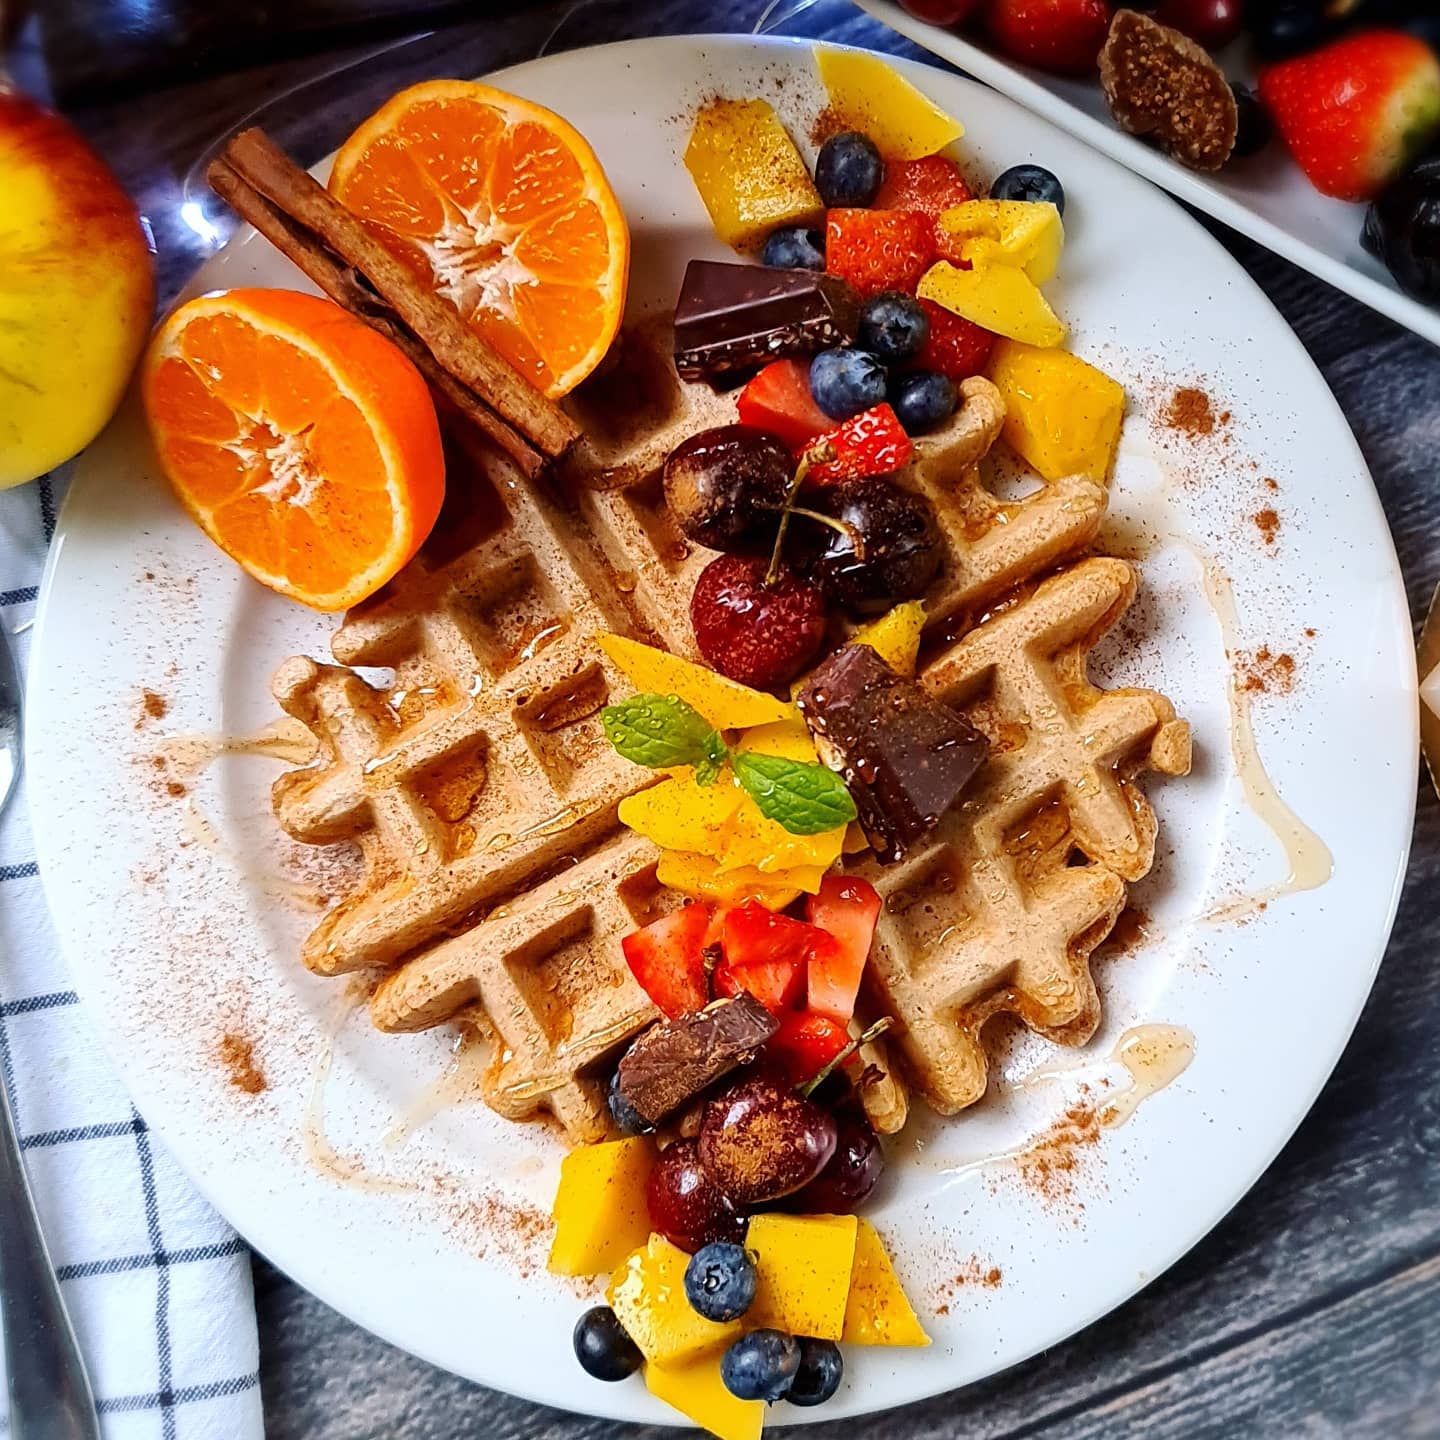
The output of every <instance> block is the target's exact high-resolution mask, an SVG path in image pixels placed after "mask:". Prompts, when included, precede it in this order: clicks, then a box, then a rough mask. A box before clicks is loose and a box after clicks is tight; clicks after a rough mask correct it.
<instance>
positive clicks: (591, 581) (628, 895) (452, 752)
mask: <svg viewBox="0 0 1440 1440" xmlns="http://www.w3.org/2000/svg"><path fill="white" fill-rule="evenodd" d="M665 335H666V331H665V330H664V328H663V327H660V328H656V327H653V326H652V327H651V328H650V330H649V331H648V332H641V333H632V334H631V335H630V336H628V337H627V340H626V343H625V345H624V346H623V347H622V349H621V353H620V361H619V363H618V364H617V365H615V366H613V367H612V368H610V369H609V370H608V371H607V372H606V373H605V374H602V375H600V376H598V377H596V378H595V379H594V380H593V381H592V382H587V384H586V385H585V386H584V387H582V390H581V392H579V393H578V394H577V395H576V396H574V397H572V399H571V402H570V404H571V408H572V411H573V413H574V414H575V415H576V416H577V417H578V418H579V419H580V420H581V422H582V424H583V425H584V426H585V428H586V438H585V440H584V441H582V442H581V445H580V446H579V447H577V450H576V451H575V452H574V454H573V455H572V457H571V459H570V461H569V463H568V464H567V466H566V467H565V469H564V471H563V472H562V473H561V474H560V475H559V476H557V477H555V478H554V480H553V481H531V480H528V479H527V478H526V477H525V476H524V475H523V474H522V473H521V472H520V471H519V470H518V469H516V467H515V466H513V465H512V464H510V463H509V462H508V461H506V460H504V459H503V458H501V457H499V456H497V455H496V454H495V453H493V452H491V451H488V450H481V449H475V450H472V451H470V452H469V453H467V454H466V455H465V456H463V457H457V460H458V463H456V461H452V467H451V476H452V482H451V487H450V488H451V496H452V499H451V501H450V502H449V503H448V505H447V513H446V514H445V515H444V516H442V518H441V522H440V524H439V525H438V526H437V528H436V532H435V535H434V536H433V537H432V540H431V541H430V542H429V544H427V546H426V547H425V549H424V550H423V551H422V552H421V554H420V555H419V556H418V557H417V558H416V559H415V560H414V561H413V562H412V563H411V564H410V565H409V566H408V567H407V568H406V570H404V571H403V572H402V573H401V574H400V575H399V576H397V577H396V579H395V580H394V581H392V582H391V583H390V584H389V585H388V586H387V587H386V588H385V589H384V590H383V591H381V592H380V593H379V594H378V595H376V596H374V597H372V599H370V600H368V601H366V602H365V603H364V604H363V605H361V606H359V607H357V608H356V609H355V610H353V611H352V612H351V613H350V614H349V615H348V616H347V618H346V620H345V622H344V624H343V625H342V626H341V628H340V629H339V630H338V631H337V632H336V634H335V636H334V639H333V641H332V651H333V654H334V658H335V660H337V661H338V662H339V664H338V665H327V664H319V663H317V662H315V661H312V660H308V659H303V658H297V659H292V660H290V661H287V662H286V663H285V664H284V665H283V666H282V667H281V669H280V671H279V672H278V674H277V675H276V677H275V681H274V691H275V694H276V697H277V698H278V700H279V701H280V703H281V705H282V706H283V708H284V709H285V710H286V711H287V712H288V713H290V714H291V715H294V716H295V717H297V718H298V719H299V720H301V721H302V722H303V723H304V724H305V725H306V726H307V728H309V729H310V730H311V731H312V732H313V733H314V734H315V736H316V738H317V741H318V743H319V758H318V759H317V761H316V762H315V764H314V765H312V766H310V767H309V768H307V769H304V770H299V771H294V772H291V773H288V774H286V775H283V776H282V777H281V778H280V779H279V781H278V782H277V783H276V786H275V792H274V805H275V811H276V814H277V817H278V818H279V820H280V823H281V824H282V826H283V827H284V828H285V829H286V830H287V831H288V832H289V833H290V834H291V835H292V836H294V837H295V838H296V839H298V840H301V841H304V842H307V843H313V844H324V843H332V842H338V841H352V842H356V843H358V845H359V846H360V848H361V850H362V852H363V855H364V858H365V880H364V882H363V884H362V886H361V888H360V890H359V891H358V892H357V893H356V894H355V895H353V896H351V897H349V898H348V899H347V900H345V901H344V902H342V903H341V904H340V905H339V906H337V907H336V908H335V909H334V910H332V911H331V912H330V913H329V914H327V915H326V917H325V918H324V920H323V921H322V923H321V924H320V926H319V927H318V928H317V929H316V930H315V932H314V933H313V934H312V935H311V936H310V937H309V939H308V941H307V942H306V945H305V949H304V959H305V962H306V964H307V965H309V966H310V968H312V969H313V970H316V971H317V972H319V973H322V974H339V973H342V972H346V971H352V970H356V969H369V968H374V969H379V970H381V971H382V972H383V978H382V979H381V981H380V983H379V985H378V987H377V989H376V990H375V993H374V997H373V1000H372V1014H373V1017H374V1020H375V1023H376V1024H377V1025H378V1026H379V1027H380V1028H382V1029H386V1030H395V1031H405V1030H420V1029H425V1028H429V1027H431V1026H435V1025H439V1024H441V1023H444V1022H445V1021H447V1020H450V1019H453V1018H455V1017H457V1016H462V1015H463V1016H464V1017H466V1018H468V1019H471V1020H473V1021H474V1022H475V1023H477V1024H478V1025H479V1026H480V1027H481V1028H482V1029H484V1030H485V1031H487V1032H488V1033H489V1034H490V1035H491V1036H492V1037H493V1041H494V1054H493V1060H492V1063H491V1065H490V1068H489V1071H488V1072H487V1075H486V1077H485V1081H484V1085H483V1096H484V1099H485V1100H486V1101H487V1103H488V1104H490V1105H491V1106H492V1107H493V1108H495V1109H496V1110H497V1111H499V1112H500V1113H502V1114H505V1115H507V1116H511V1117H514V1118H525V1117H529V1116H534V1115H537V1114H540V1113H544V1112H548V1113H550V1114H553V1115H554V1116H556V1117H557V1118H558V1119H559V1120H560V1121H561V1122H562V1123H563V1125H564V1126H565V1128H566V1130H567V1132H568V1134H569V1135H570V1136H571V1138H572V1139H574V1140H576V1141H585V1140H592V1139H595V1138H598V1137H599V1136H600V1135H601V1134H603V1133H604V1131H605V1129H606V1127H607V1124H608V1115H607V1110H606V1106H605V1103H604V1094H603V1087H602V1084H601V1079H600V1078H598V1077H600V1076H602V1075H603V1073H604V1071H605V1068H606V1066H607V1064H608V1062H609V1061H610V1060H612V1059H613V1057H614V1055H615V1054H616V1053H617V1052H618V1050H619V1049H620V1048H621V1047H622V1046H623V1045H624V1044H625V1042H626V1041H627V1040H629V1039H630V1038H631V1037H633V1036H634V1035H635V1034H636V1033H638V1031H639V1030H640V1029H642V1028H643V1027H644V1026H645V1025H646V1024H648V1023H649V1022H650V1021H651V1020H652V1019H653V1017H654V1013H655V1012H654V1010H653V1008H652V1007H651V1005H650V1002H649V1001H648V999H647V998H646V997H645V995H644V994H643V992H642V991H641V990H640V989H639V987H638V985H637V984H636V983H635V981H634V979H633V978H632V977H631V975H630V973H629V971H628V969H627V967H626V966H625V963H624V961H623V959H622V957H621V952H620V946H619V943H618V941H619V937H620V936H621V935H622V934H623V933H625V932H626V931H627V930H630V929H632V928H634V927H636V926H638V925H643V924H645V923H647V922H648V921H650V920H651V919H654V918H656V917H657V916H658V915H659V914H660V913H662V912H663V910H664V909H665V908H667V907H668V906H670V905H673V904H674V903H676V901H677V899H678V897H673V896H668V895H667V894H666V893H665V892H664V891H663V890H662V889H661V887H659V886H658V884H657V883H656V880H655V861H656V858H657V852H656V851H655V849H654V847H653V846H651V845H650V844H649V842H647V841H644V840H642V839H640V838H638V837H636V836H634V835H632V834H630V833H629V832H627V831H625V830H624V829H623V827H621V826H620V825H619V822H618V819H617V816H616V810H617V807H618V805H619V802H620V800H621V799H623V798H624V796H625V795H627V794H630V793H632V792H633V791H635V790H637V789H639V788H641V787H642V786H644V785H646V784H649V783H650V782H651V780H652V778H653V777H652V776H651V774H650V772H647V771H645V770H643V769H640V768H639V767H636V766H633V765H631V764H629V763H628V762H626V761H624V760H622V759H620V758H619V756H617V755H616V754H615V753H614V752H613V751H612V750H611V748H610V747H609V745H608V744H607V743H606V742H605V740H604V737H603V733H602V731H601V728H600V725H599V712H600V710H601V708H602V707H603V706H604V705H605V704H606V703H608V701H609V699H610V697H611V695H612V693H617V692H618V693H624V692H625V690H626V689H627V688H628V687H627V686H626V683H625V682H624V681H623V679H622V678H621V677H620V676H619V675H618V674H617V673H616V672H615V671H614V670H613V669H612V668H611V667H610V665H609V663H608V661H607V660H606V659H605V657H604V656H603V655H602V654H601V653H600V651H599V649H598V647H596V646H595V645H594V644H593V636H594V635H595V633H596V632H597V631H601V630H616V631H621V632H626V633H630V634H635V635H638V636H640V637H641V638H645V639H648V640H650V641H652V642H655V643H658V644H661V645H663V646H665V647H667V648H669V649H671V650H674V651H677V652H679V653H682V654H687V653H693V640H692V637H691V632H690V625H689V619H688V606H689V596H690V593H691V591H692V589H693V586H694V580H695V577H696V575H697V574H698V572H699V570H700V569H701V568H703V566H704V565H705V564H706V563H707V562H708V560H709V559H710V558H712V557H711V554H710V552H708V551H704V550H700V549H697V548H696V547H693V546H691V545H690V544H689V542H687V541H686V540H685V539H684V537H683V536H682V535H680V533H679V531H678V529H676V527H675V526H674V524H673V522H672V521H671V520H670V518H669V516H668V514H667V513H666V511H665V507H664V504H663V496H662V493H661V486H660V473H659V471H660V466H661V463H662V462H663V459H664V456H665V455H666V454H667V453H668V451H669V450H670V449H671V448H672V447H673V446H674V444H675V443H677V442H678V441H679V440H680V439H681V438H683V437H684V436H686V435H688V434H691V433H693V432H694V431H695V430H698V429H701V428H704V427H706V426H709V425H715V424H722V423H726V422H727V421H730V420H733V418H734V405H733V401H732V400H731V399H730V398H729V397H726V396H716V395H715V394H713V393H712V392H711V391H709V390H707V389H704V388H703V387H696V386H689V385H683V384H681V383H680V382H678V381H677V380H676V379H675V378H674V374H673V371H672V370H671V369H670V367H669V365H668V360H666V359H665V356H664V346H665ZM963 399H964V403H963V405H962V407H961V409H960V410H959V411H958V412H957V414H956V416H955V417H954V418H953V419H952V421H951V422H949V424H947V426H945V427H943V428H942V429H941V430H940V431H939V432H938V433H937V434H935V435H934V436H931V437H927V438H926V439H924V440H923V441H922V442H920V444H919V445H918V446H917V457H916V460H915V462H914V463H913V464H912V466H911V467H910V468H909V469H908V470H907V471H906V472H905V473H904V474H903V475H902V476H901V477H899V478H900V481H901V483H904V484H909V485H913V486H915V487H917V488H919V489H922V490H923V491H924V492H925V493H926V494H927V495H928V496H929V497H930V498H931V500H932V502H933V504H934V505H935V508H936V511H937V514H938V516H939V519H940V523H941V526H942V529H943V530H944V533H945V536H946V539H947V546H948V561H947V564H946V566H945V568H944V572H943V574H942V577H941V579H940V580H939V581H938V582H937V586H936V589H935V592H934V596H933V597H932V598H933V600H934V602H935V614H936V615H937V617H942V618H948V617H953V616H954V615H956V614H957V613H958V612H961V611H973V610H976V609H978V608H980V607H982V606H983V605H985V604H986V603H988V602H990V601H992V600H994V599H995V598H997V597H999V596H1000V595H1002V594H1003V593H1005V592H1007V591H1009V590H1011V589H1013V587H1014V586H1015V585H1016V583H1017V582H1019V581H1021V580H1023V579H1024V578H1025V577H1026V576H1028V575H1031V574H1033V573H1035V572H1036V571H1037V570H1039V569H1043V568H1045V567H1046V566H1049V565H1052V564H1054V563H1056V562H1057V561H1058V560H1059V559H1061V558H1062V557H1064V556H1067V555H1073V554H1075V553H1076V552H1078V551H1080V550H1081V549H1083V548H1084V547H1085V546H1086V545H1088V544H1090V543H1091V542H1092V541H1093V538H1094V535H1095V532H1096V530H1097V529H1098V527H1099V523H1100V519H1101V517H1102V515H1103V512H1104V504H1105V492H1104V489H1103V487H1102V486H1100V485H1098V484H1096V483H1095V482H1093V481H1088V480H1083V479H1077V480H1075V481H1071V482H1060V484H1059V485H1057V486H1046V487H1043V488H1042V489H1040V490H1039V491H1037V492H1036V493H1035V494H1034V495H1032V496H1030V497H1027V498H1026V499H1024V500H1020V501H1015V502H1001V501H999V500H997V499H995V497H993V496H992V495H991V494H990V493H989V492H988V490H986V488H985V486H984V485H983V484H982V482H981V479H980V475H979V470H978V465H979V462H980V460H981V459H982V458H983V456H984V454H985V452H986V450H988V448H989V445H990V444H991V443H992V442H993V440H994V438H995V435H996V434H997V433H998V430H999V425H1000V421H1001V419H1002V418H1003V410H1002V408H1001V404H1000V399H999V395H998V392H996V391H995V390H994V387H993V386H990V385H989V383H988V382H986V381H984V380H979V379H977V380H972V381H969V382H967V383H966V385H965V386H964V387H963ZM462 469H463V470H464V471H465V472H466V473H465V475H464V478H463V479H457V477H458V475H459V472H460V471H461V470H462ZM982 628H983V627H982ZM977 633H978V632H977ZM962 644H963V642H962ZM952 653H958V651H955V652H952V651H950V650H947V651H946V652H945V656H944V657H942V658H946V657H949V656H950V655H951V654H952ZM937 663H939V662H937ZM350 667H373V668H376V669H381V670H388V671H390V672H392V675H391V676H388V677H386V678H385V683H383V684H378V683H372V680H374V679H375V677H374V676H371V677H369V678H366V677H363V676H361V675H360V674H357V673H356V670H355V669H353V668H350ZM945 673H949V672H948V671H947V672H945ZM982 728H984V727H983V726H982ZM1064 759H1065V757H1063V756H1060V757H1057V758H1055V760H1054V764H1055V765H1056V766H1063V764H1064ZM1142 803H1143V802H1142ZM951 828H952V829H953V827H951ZM947 833H948V832H947ZM908 868H909V869H913V866H912V867H908ZM882 879H883V880H884V883H885V885H886V888H887V889H888V890H889V891H891V892H892V893H893V892H894V891H895V889H896V886H895V885H894V884H893V883H892V879H893V877H890V876H885V877H882ZM924 883H925V882H924V881H923V879H917V880H916V881H915V882H913V884H912V888H914V885H915V884H919V885H923V884H924ZM1114 908H1115V909H1117V910H1118V902H1117V903H1116V904H1115V907H1114ZM1107 913H1108V912H1107ZM1110 918H1111V919H1113V914H1112V915H1111V916H1110ZM1017 923H1018V922H1017ZM891 931H893V926H892V924H891V922H890V921H887V933H889V932H891ZM1036 948H1039V949H1045V950H1046V951H1047V953H1048V948H1049V947H1048V945H1047V946H1042V947H1036ZM906 953H907V952H906V951H905V949H904V947H903V945H901V944H900V943H899V941H898V939H897V940H896V941H895V942H893V943H890V944H888V945H887V947H886V952H885V959H884V961H883V964H884V968H885V971H886V974H887V976H888V975H890V974H892V973H894V974H896V975H898V974H899V970H898V965H897V962H898V961H899V960H901V959H903V957H904V956H905V954H906ZM912 988H913V987H912ZM901 989H902V990H904V994H903V995H902V996H901V1000H900V1002H897V1011H898V1013H899V1015H900V1018H901V1019H902V1020H905V1021H906V1022H907V1023H910V1024H912V1025H913V1026H914V1027H915V1029H914V1033H913V1034H912V1036H911V1037H910V1038H909V1039H908V1040H907V1042H906V1043H907V1049H908V1050H909V1051H911V1052H912V1053H911V1056H910V1064H911V1068H912V1069H913V1070H914V1071H915V1073H916V1074H917V1075H918V1076H920V1077H922V1079H923V1078H924V1077H926V1076H928V1075H929V1074H930V1073H931V1068H933V1067H931V1068H927V1066H926V1065H925V1064H923V1063H921V1062H922V1060H923V1057H924V1054H925V1051H924V1049H923V1047H922V1046H921V1037H922V1032H923V1024H924V1019H923V1013H922V1006H921V1005H920V1003H919V1001H918V999H916V998H915V997H914V996H912V995H911V992H910V990H906V989H904V987H903V986H901ZM936 1003H937V1008H936V1011H935V1013H936V1014H937V1015H941V1013H942V1012H943V1011H944V1006H943V1005H941V1004H940V1002H939V1001H938V1000H937V1002H936ZM947 1023H948V1022H947ZM1057 1024H1058V1022H1057ZM1051 1028H1052V1029H1053V1028H1057V1027H1055V1026H1052V1027H1051ZM952 1048H953V1046H952ZM865 1058H866V1060H867V1062H869V1063H870V1064H872V1065H873V1066H874V1069H875V1071H876V1074H877V1076H878V1078H877V1079H876V1081H875V1083H874V1084H872V1085H871V1086H869V1087H868V1088H867V1099H868V1100H870V1101H871V1109H872V1115H873V1116H874V1118H875V1119H876V1123H877V1124H878V1125H880V1127H881V1128H883V1129H885V1130H893V1129H896V1128H898V1126H899V1125H900V1124H901V1123H903V1120H904V1117H905V1113H906V1100H905V1091H904V1087H903V1086H902V1085H901V1084H900V1082H899V1080H898V1078H897V1077H896V1076H895V1075H894V1074H892V1073H890V1072H889V1068H888V1065H887V1063H886V1059H885V1050H884V1047H883V1046H874V1047H869V1049H868V1050H867V1053H866V1056H865ZM942 1059H943V1055H942V1052H941V1051H940V1050H939V1049H937V1050H936V1063H937V1064H939V1063H940V1061H941V1060H942Z"/></svg>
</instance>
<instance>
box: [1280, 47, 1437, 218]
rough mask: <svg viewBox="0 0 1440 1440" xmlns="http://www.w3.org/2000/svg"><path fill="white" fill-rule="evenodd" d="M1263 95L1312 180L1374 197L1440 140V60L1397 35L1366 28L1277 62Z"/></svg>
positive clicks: (1345, 196) (1345, 194)
mask: <svg viewBox="0 0 1440 1440" xmlns="http://www.w3.org/2000/svg"><path fill="white" fill-rule="evenodd" d="M1260 98H1261V99H1262V100H1263V101H1264V102H1265V105H1266V106H1267V107H1268V109H1269V110H1270V113H1271V114H1272V115H1273V116H1274V117H1275V124H1276V126H1277V127H1278V128H1279V130H1280V133H1281V135H1283V136H1284V137H1285V143H1286V144H1287V145H1288V146H1289V147H1290V151H1291V153H1292V154H1293V155H1294V156H1295V159H1296V161H1297V162H1298V164H1299V166H1300V168H1301V169H1302V170H1303V171H1304V172H1305V174H1306V175H1307V176H1309V178H1310V183H1311V184H1312V185H1314V187H1315V188H1316V189H1317V190H1319V191H1320V192H1321V193H1322V194H1325V195H1333V196H1335V198H1336V199H1338V200H1369V199H1372V198H1373V197H1374V196H1375V195H1377V194H1378V193H1379V192H1380V190H1381V189H1383V188H1384V186H1385V185H1386V184H1387V183H1388V182H1389V181H1390V180H1392V179H1394V178H1395V176H1397V175H1399V174H1400V173H1401V172H1402V171H1403V170H1405V169H1406V168H1407V167H1408V166H1409V164H1410V162H1411V161H1413V160H1414V159H1415V157H1416V156H1417V155H1419V154H1420V153H1421V152H1422V151H1423V150H1424V149H1425V148H1426V147H1427V146H1428V145H1429V143H1430V142H1431V140H1433V139H1434V138H1435V137H1436V136H1437V135H1440V61H1437V60H1436V58H1435V52H1434V51H1433V50H1432V49H1431V48H1430V47H1429V46H1428V45H1426V44H1425V43H1424V42H1423V41H1422V40H1418V39H1416V38H1415V36H1413V35H1407V34H1405V33H1404V32H1403V31H1400V30H1367V31H1362V32H1361V33H1359V34H1356V35H1350V36H1347V37H1346V38H1345V39H1343V40H1336V41H1334V42H1333V43H1331V44H1329V45H1326V46H1323V47H1322V48H1321V49H1319V50H1312V51H1311V52H1310V53H1309V54H1308V55H1297V56H1296V57H1295V58H1294V59H1293V60H1284V61H1282V62H1281V63H1280V64H1278V65H1272V66H1271V67H1270V68H1269V69H1268V70H1264V71H1262V72H1261V75H1260Z"/></svg>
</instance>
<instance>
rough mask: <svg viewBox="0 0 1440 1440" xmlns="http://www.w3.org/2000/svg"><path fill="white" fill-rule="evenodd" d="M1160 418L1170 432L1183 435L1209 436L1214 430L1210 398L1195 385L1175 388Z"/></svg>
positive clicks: (1213, 416)
mask: <svg viewBox="0 0 1440 1440" xmlns="http://www.w3.org/2000/svg"><path fill="white" fill-rule="evenodd" d="M1162 418H1163V419H1164V421H1165V424H1166V425H1167V426H1168V427H1169V428H1170V429H1171V430H1179V431H1180V432H1182V433H1183V434H1185V435H1195V436H1199V435H1210V434H1213V433H1214V430H1215V411H1214V410H1213V409H1212V408H1211V405H1210V397H1209V396H1208V395H1207V394H1206V393H1205V392H1204V391H1203V390H1201V389H1200V388H1199V387H1198V386H1195V385H1181V386H1177V387H1176V390H1175V393H1174V394H1173V395H1171V397H1170V403H1169V404H1168V405H1166V407H1165V413H1164V416H1163V417H1162Z"/></svg>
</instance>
